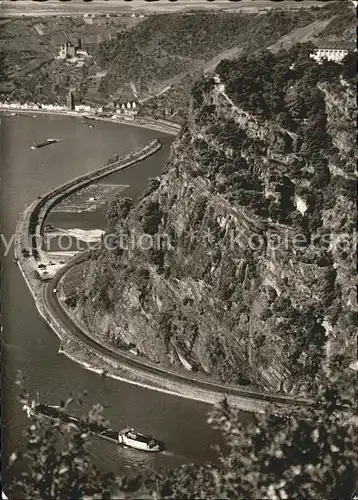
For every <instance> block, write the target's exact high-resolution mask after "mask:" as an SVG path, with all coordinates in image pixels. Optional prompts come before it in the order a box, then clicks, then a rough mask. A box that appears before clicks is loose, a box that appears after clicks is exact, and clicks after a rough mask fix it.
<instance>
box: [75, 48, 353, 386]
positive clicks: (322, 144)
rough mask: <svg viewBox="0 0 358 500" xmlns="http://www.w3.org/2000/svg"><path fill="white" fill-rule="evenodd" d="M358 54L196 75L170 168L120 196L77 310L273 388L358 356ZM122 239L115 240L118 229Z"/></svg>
mask: <svg viewBox="0 0 358 500" xmlns="http://www.w3.org/2000/svg"><path fill="white" fill-rule="evenodd" d="M352 75H354V63H353V62H352V57H348V58H347V59H346V61H345V62H344V64H343V65H336V64H330V63H328V64H324V65H322V66H319V65H317V64H316V63H315V62H313V61H312V60H311V59H310V58H309V56H308V53H307V50H305V49H304V47H302V48H295V49H292V50H291V51H289V52H280V53H279V54H277V55H275V56H273V55H271V54H267V53H263V54H260V55H256V56H252V57H243V58H241V59H240V60H238V61H230V62H229V61H223V62H222V63H220V65H219V66H218V67H217V70H216V74H215V75H214V76H213V77H207V78H203V79H202V80H200V81H199V82H198V83H197V84H196V85H195V86H194V88H193V91H192V98H191V104H190V113H189V121H188V123H187V125H186V126H185V127H184V128H183V129H182V132H181V133H180V136H179V137H178V138H177V140H176V141H175V143H174V144H173V146H172V150H171V153H170V157H169V159H168V162H167V165H166V168H165V172H164V174H163V175H162V177H161V178H159V179H155V180H152V182H151V183H150V185H149V187H148V189H147V191H146V192H145V193H144V194H143V196H142V198H141V199H140V200H139V202H137V203H135V204H134V203H133V202H132V201H131V200H130V199H120V200H117V201H116V202H114V203H111V205H110V207H109V211H108V221H109V226H110V229H109V235H108V238H107V245H103V248H101V250H99V251H97V252H95V253H94V254H93V257H92V259H91V260H90V261H89V263H88V264H87V267H86V270H85V273H84V277H85V279H84V280H83V283H82V284H81V286H79V288H78V290H77V293H76V295H77V305H76V311H77V313H78V314H79V315H81V317H82V319H83V320H84V321H85V322H86V323H87V325H88V327H89V328H91V329H92V331H93V332H97V334H98V335H99V336H100V337H101V338H102V339H103V340H105V341H106V342H110V343H112V344H113V345H115V346H118V347H121V346H124V345H127V346H132V347H133V346H135V348H136V349H137V351H138V352H140V353H142V354H143V355H145V356H146V357H148V358H149V359H151V360H152V361H155V362H159V363H161V364H163V365H174V366H176V367H178V368H181V369H186V370H193V371H199V372H201V373H203V374H206V376H208V377H211V378H214V379H219V380H222V381H225V382H230V383H237V384H250V385H253V386H256V387H260V388H264V389H268V390H273V391H275V390H284V391H286V392H291V391H294V392H307V391H308V392H309V391H310V390H312V389H313V388H314V385H315V384H316V383H317V382H319V379H320V376H321V374H322V370H323V369H324V367H325V366H326V365H327V363H328V362H330V360H332V359H333V357H334V356H335V355H336V354H337V353H342V354H343V356H342V357H341V358H340V361H339V362H340V363H342V366H343V364H344V365H347V364H349V363H351V362H352V361H353V356H354V350H353V351H352V346H353V344H354V341H355V339H354V335H355V332H354V329H355V322H356V311H357V309H356V303H355V298H354V272H355V270H354V258H353V256H354V242H353V240H352V238H353V230H354V227H355V220H354V208H355V195H354V193H355V181H354V144H355V134H354V128H353V118H354V114H355V102H354V92H353V83H352V82H353V80H352V78H353V77H352ZM108 242H110V243H111V244H108Z"/></svg>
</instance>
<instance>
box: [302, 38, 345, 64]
mask: <svg viewBox="0 0 358 500" xmlns="http://www.w3.org/2000/svg"><path fill="white" fill-rule="evenodd" d="M351 50H354V47H353V46H351V44H349V43H345V42H329V41H328V42H326V41H322V42H320V43H319V44H318V45H317V48H316V49H315V50H314V51H313V52H312V53H311V54H310V57H311V58H312V59H314V60H315V61H317V62H318V63H320V62H323V61H325V60H326V61H333V62H335V63H340V62H342V61H343V59H344V58H345V57H346V56H347V55H348V53H349V52H350V51H351Z"/></svg>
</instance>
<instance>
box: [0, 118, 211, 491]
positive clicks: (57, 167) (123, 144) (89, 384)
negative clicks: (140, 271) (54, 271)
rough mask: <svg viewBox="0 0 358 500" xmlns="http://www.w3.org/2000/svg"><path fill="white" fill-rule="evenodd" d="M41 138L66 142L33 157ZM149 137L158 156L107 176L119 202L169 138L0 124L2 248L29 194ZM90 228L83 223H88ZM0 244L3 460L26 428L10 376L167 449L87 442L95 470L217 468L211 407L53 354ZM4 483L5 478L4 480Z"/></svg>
mask: <svg viewBox="0 0 358 500" xmlns="http://www.w3.org/2000/svg"><path fill="white" fill-rule="evenodd" d="M47 137H61V138H64V139H65V140H64V141H62V142H59V143H57V144H54V145H52V146H49V147H45V148H42V149H39V150H35V151H32V150H31V149H30V147H31V145H32V144H33V143H34V142H41V141H43V140H44V139H45V138H47ZM155 137H159V138H160V139H161V140H162V142H163V148H162V150H161V151H159V152H158V153H157V154H156V155H154V156H152V157H150V158H148V159H146V160H145V161H144V162H142V163H141V164H139V165H137V166H134V167H132V168H130V169H129V170H126V171H125V172H123V173H118V174H116V175H115V176H112V177H111V183H113V182H116V183H118V184H127V185H130V188H128V190H125V191H124V192H123V194H124V195H128V193H129V194H130V195H131V196H136V195H137V194H138V193H139V191H141V190H142V189H143V188H144V187H145V186H146V183H147V180H148V178H149V177H153V176H155V175H158V174H159V173H160V171H161V169H162V168H163V166H164V163H165V159H166V156H167V155H168V152H169V147H170V144H171V142H172V140H173V137H171V136H167V135H165V134H162V133H159V132H153V131H150V130H146V129H143V128H136V127H132V126H125V125H117V124H112V123H108V122H98V123H96V126H95V128H89V127H88V126H87V125H86V124H84V123H81V121H80V120H78V119H75V118H69V117H60V116H56V117H55V116H49V115H37V116H36V117H35V116H32V115H26V116H21V117H16V116H3V117H2V123H1V165H2V167H1V187H2V193H1V202H0V203H1V206H0V209H1V229H2V233H3V234H4V236H5V238H6V241H10V238H11V236H12V234H13V233H14V229H15V225H16V222H17V220H18V218H19V216H20V214H21V212H22V211H23V210H24V208H25V207H26V206H27V205H28V204H29V203H30V202H32V201H33V200H34V199H35V198H36V197H37V196H39V195H40V194H42V193H44V192H46V191H48V190H49V189H50V188H52V187H55V186H57V185H59V184H61V183H63V182H65V181H68V180H70V179H71V178H73V177H75V176H78V175H80V174H84V173H86V172H89V171H91V170H93V169H95V168H96V167H99V166H101V165H103V164H104V163H105V162H106V161H107V160H108V158H109V157H111V156H112V155H114V154H117V153H118V154H120V155H124V154H126V153H129V152H131V151H132V150H133V149H135V148H136V147H139V146H143V145H145V144H147V143H148V142H149V141H150V140H152V139H153V138H155ZM75 217H76V216H75V215H73V214H70V215H68V214H67V215H65V214H62V218H61V214H58V213H57V214H54V218H55V219H56V223H58V225H62V226H63V227H66V226H67V227H69V226H76V225H77V222H78V223H80V219H81V217H78V215H77V221H76V224H75V223H74V221H75ZM91 217H92V219H91V222H90V218H91ZM103 220H104V219H103V217H102V216H101V213H100V211H99V213H98V214H97V215H96V214H92V216H90V215H89V214H88V213H87V214H84V215H83V216H82V219H81V221H82V222H81V225H82V227H99V226H101V225H103ZM3 254H4V246H2V269H1V271H2V285H3V286H2V291H1V293H2V296H1V305H2V324H3V339H2V390H3V392H2V403H3V405H2V408H3V418H2V425H3V446H4V448H3V452H4V455H3V457H5V460H6V457H8V456H9V454H10V453H11V452H12V451H14V450H18V449H21V448H22V447H23V445H24V443H25V437H24V435H23V434H24V431H25V430H26V428H27V426H28V424H29V421H28V419H27V418H26V417H25V414H24V413H23V412H22V408H21V405H20V403H19V402H18V399H17V398H18V395H19V394H18V388H17V386H16V385H15V379H16V374H17V371H18V370H21V371H22V374H23V376H24V377H25V378H26V387H27V389H28V391H29V392H30V393H32V394H35V393H36V391H37V390H39V391H40V395H41V400H43V401H47V402H48V403H49V404H58V403H59V401H60V400H62V399H66V398H67V397H68V396H69V395H70V394H71V393H81V392H83V391H84V390H87V391H88V396H87V397H86V398H85V400H84V411H87V410H88V409H89V408H90V407H91V406H92V405H93V404H95V403H100V404H102V405H104V406H105V410H104V416H105V417H106V418H108V419H109V420H110V422H111V425H112V426H113V427H116V428H121V427H124V426H125V425H132V426H133V427H135V428H138V430H142V431H143V432H146V433H152V434H153V435H154V436H156V437H158V438H160V439H163V440H164V441H165V443H166V446H167V449H168V451H167V452H166V453H164V454H146V453H144V452H143V453H142V452H136V451H131V450H126V449H123V448H120V447H117V446H115V445H113V444H111V443H107V442H104V441H100V440H96V439H94V440H93V441H92V442H91V443H90V450H91V454H92V456H93V459H94V461H95V463H97V464H100V466H101V468H102V469H103V470H111V471H113V472H115V473H119V474H120V473H123V472H129V471H130V470H132V469H135V471H136V472H138V471H139V470H141V469H143V468H145V467H150V468H155V469H157V470H159V469H161V468H163V467H172V466H176V465H178V464H180V463H186V462H192V461H196V462H203V461H205V460H215V457H216V453H215V451H214V450H213V449H212V446H213V445H215V444H218V443H220V436H219V435H218V433H216V432H215V431H213V430H212V429H211V428H210V427H209V426H208V425H207V423H206V418H207V412H208V410H209V409H210V407H209V405H206V404H203V403H199V402H196V401H191V400H187V399H183V398H178V397H174V396H170V395H167V394H163V393H160V392H156V391H151V390H148V389H144V388H141V387H137V386H134V385H129V384H126V383H121V382H119V381H116V380H113V379H110V378H105V377H100V376H98V375H96V374H95V373H92V372H90V371H88V370H85V369H84V368H82V367H81V366H80V365H78V364H77V363H75V362H73V361H71V360H69V359H67V358H66V357H65V356H64V355H62V354H58V348H59V340H58V338H57V337H56V336H55V335H54V333H53V332H52V330H51V329H50V328H49V327H48V326H47V325H46V323H45V322H44V321H43V320H42V318H41V317H40V316H39V314H38V313H37V310H36V308H35V305H34V302H33V299H32V297H31V295H30V292H29V290H28V288H27V287H26V285H25V282H24V280H23V278H22V276H21V274H20V271H19V269H18V268H17V266H16V264H15V263H14V262H13V260H12V259H13V249H11V251H10V252H9V254H8V255H7V256H3ZM4 479H5V481H6V479H7V477H6V476H5V478H4Z"/></svg>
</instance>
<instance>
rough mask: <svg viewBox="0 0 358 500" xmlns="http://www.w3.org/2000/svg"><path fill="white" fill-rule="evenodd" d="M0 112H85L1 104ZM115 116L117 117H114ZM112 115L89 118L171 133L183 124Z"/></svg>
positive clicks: (79, 114)
mask: <svg viewBox="0 0 358 500" xmlns="http://www.w3.org/2000/svg"><path fill="white" fill-rule="evenodd" d="M0 112H2V113H5V114H8V115H13V114H17V113H20V114H27V115H36V114H45V115H57V116H68V117H73V118H83V113H82V112H79V111H67V110H66V111H64V110H62V111H61V110H46V109H37V108H34V109H30V108H26V109H24V108H4V107H1V106H0ZM113 116H114V117H115V118H113ZM113 116H112V117H111V116H101V115H98V114H94V115H91V117H90V118H88V119H89V120H91V121H92V120H93V121H105V122H110V123H117V124H120V125H130V126H132V127H138V128H146V129H149V130H155V131H158V132H163V133H165V134H169V135H177V134H178V133H179V131H180V129H181V126H180V125H178V124H177V123H174V122H169V121H167V120H155V119H154V118H148V117H146V118H144V117H138V116H136V117H135V118H133V119H126V118H124V117H123V116H121V115H113Z"/></svg>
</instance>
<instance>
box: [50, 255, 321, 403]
mask: <svg viewBox="0 0 358 500" xmlns="http://www.w3.org/2000/svg"><path fill="white" fill-rule="evenodd" d="M85 258H86V256H85V255H79V256H77V257H75V258H74V259H72V260H71V261H70V262H69V263H68V264H67V265H66V266H64V267H63V268H62V269H61V270H60V271H58V272H57V273H56V275H55V276H54V277H53V278H52V279H51V280H50V281H49V282H48V283H47V284H46V286H45V287H44V293H43V297H44V305H45V308H46V309H47V311H48V312H49V313H50V315H51V316H52V317H54V318H55V319H56V321H57V322H58V323H60V324H61V325H62V326H63V327H64V329H65V330H66V333H68V335H69V337H71V338H72V339H74V340H76V341H79V342H80V343H81V344H82V345H85V346H87V347H89V348H90V349H91V350H92V351H94V352H98V353H100V354H101V355H103V356H105V357H106V358H107V359H109V360H113V361H114V362H116V363H118V364H120V365H123V366H125V367H129V368H132V369H133V370H135V371H136V372H138V373H140V374H142V375H143V378H144V379H145V378H146V377H147V378H148V377H149V376H151V375H154V376H156V377H158V378H159V379H162V380H163V381H165V382H167V384H166V383H165V382H164V383H163V384H161V385H162V389H160V388H158V387H155V386H151V384H150V383H148V385H147V387H148V388H152V389H156V390H163V391H164V392H171V393H173V394H176V395H178V396H183V397H188V398H193V399H199V400H200V399H201V400H203V401H207V402H212V401H218V400H220V399H222V398H223V397H227V398H228V399H229V400H232V402H234V403H236V404H237V405H238V406H240V407H242V408H244V409H248V410H249V409H251V410H260V409H262V408H263V407H264V406H265V405H267V404H270V403H271V404H277V405H283V406H292V405H297V404H300V405H309V404H311V403H312V400H307V399H303V398H293V397H290V396H284V395H282V396H280V395H275V394H269V393H267V394H266V393H263V392H258V391H251V390H246V389H242V388H238V387H230V386H227V385H223V384H219V383H214V382H210V381H206V380H201V379H199V378H195V377H190V376H188V375H184V374H183V375H182V374H180V373H177V372H174V371H170V370H167V369H163V368H160V367H158V366H156V365H155V364H152V363H149V362H144V361H143V360H142V359H140V358H139V359H138V358H136V357H134V356H131V355H127V354H126V353H124V352H120V351H118V350H114V349H113V350H112V349H110V348H109V347H107V346H104V345H102V344H100V343H99V342H97V341H96V340H95V339H93V338H91V337H89V336H88V335H87V334H86V332H84V331H83V330H82V329H81V328H80V327H79V326H78V325H77V324H76V323H75V322H74V321H73V320H72V318H71V317H70V316H69V315H68V314H67V313H66V311H65V309H64V307H63V306H62V305H61V303H60V300H59V296H58V293H57V290H58V289H59V285H60V282H61V280H62V278H63V277H64V275H65V274H66V273H67V272H68V271H69V270H70V269H71V267H73V266H74V265H76V264H79V263H80V262H82V261H83V260H84V259H85ZM55 290H56V292H55ZM128 381H129V382H131V380H130V379H129V380H128ZM133 383H135V382H133ZM170 383H173V386H174V387H171V386H170ZM140 385H145V384H140ZM188 387H189V388H191V389H193V391H194V392H192V391H190V390H187V389H188ZM196 390H197V391H198V394H195V391H196ZM201 391H203V392H201Z"/></svg>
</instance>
